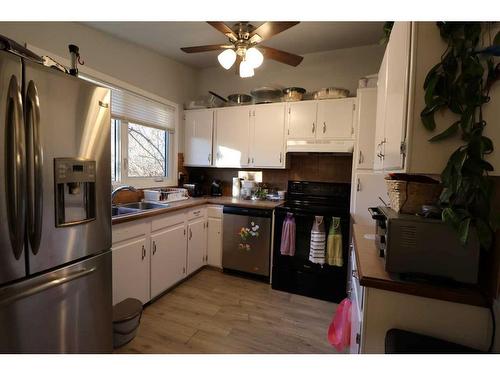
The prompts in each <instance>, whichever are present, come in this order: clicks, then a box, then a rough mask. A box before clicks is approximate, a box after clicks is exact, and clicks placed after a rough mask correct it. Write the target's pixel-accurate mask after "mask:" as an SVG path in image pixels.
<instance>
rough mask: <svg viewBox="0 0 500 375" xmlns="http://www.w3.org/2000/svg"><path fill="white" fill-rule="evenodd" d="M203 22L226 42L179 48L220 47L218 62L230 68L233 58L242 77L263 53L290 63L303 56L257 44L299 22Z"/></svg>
mask: <svg viewBox="0 0 500 375" xmlns="http://www.w3.org/2000/svg"><path fill="white" fill-rule="evenodd" d="M207 23H208V24H209V25H210V26H212V27H214V28H216V29H217V30H218V31H220V32H221V33H223V34H224V35H225V36H226V37H227V38H228V39H229V43H227V44H211V45H206V46H196V47H183V48H181V50H183V51H184V52H186V53H198V52H207V51H218V50H223V51H222V52H221V53H220V54H219V56H218V57H217V59H218V60H219V63H220V64H221V65H222V66H223V67H224V68H225V69H230V68H231V67H232V66H233V65H234V63H235V62H236V68H238V71H239V74H240V77H242V78H246V77H252V76H253V75H254V69H256V68H258V67H259V66H260V65H261V64H262V61H263V60H264V56H265V57H266V58H269V59H272V60H276V61H279V62H280V63H283V64H288V65H292V66H297V65H299V64H300V62H301V61H302V59H303V57H302V56H298V55H295V54H293V53H289V52H285V51H281V50H279V49H275V48H271V47H266V46H262V45H260V44H259V43H261V42H262V41H264V40H266V39H269V38H271V37H272V36H274V35H276V34H279V33H281V32H282V31H285V30H287V29H289V28H290V27H292V26H295V25H297V24H298V23H299V22H265V23H263V24H262V25H260V26H259V27H257V28H255V27H254V26H253V25H251V24H250V23H248V22H238V23H236V24H235V25H234V26H233V27H232V28H231V27H229V26H227V25H226V24H225V23H223V22H207ZM257 45H258V48H257Z"/></svg>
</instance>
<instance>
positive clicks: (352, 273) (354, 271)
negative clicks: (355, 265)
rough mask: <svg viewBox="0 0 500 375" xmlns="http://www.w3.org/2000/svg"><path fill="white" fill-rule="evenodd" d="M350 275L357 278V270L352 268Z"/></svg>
mask: <svg viewBox="0 0 500 375" xmlns="http://www.w3.org/2000/svg"><path fill="white" fill-rule="evenodd" d="M351 275H352V277H353V278H355V279H357V278H358V271H357V270H352V271H351Z"/></svg>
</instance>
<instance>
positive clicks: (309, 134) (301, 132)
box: [287, 100, 317, 139]
mask: <svg viewBox="0 0 500 375" xmlns="http://www.w3.org/2000/svg"><path fill="white" fill-rule="evenodd" d="M316 107H317V102H316V101H313V100H310V101H303V102H296V103H289V104H288V131H287V134H288V138H290V139H314V138H316Z"/></svg>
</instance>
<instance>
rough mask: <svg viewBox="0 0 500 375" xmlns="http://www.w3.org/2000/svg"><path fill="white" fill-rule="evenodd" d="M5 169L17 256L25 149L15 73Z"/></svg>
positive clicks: (22, 223)
mask: <svg viewBox="0 0 500 375" xmlns="http://www.w3.org/2000/svg"><path fill="white" fill-rule="evenodd" d="M6 112H7V121H6V127H7V129H6V137H5V143H6V144H5V150H6V158H5V161H6V162H5V170H6V177H7V178H6V181H7V183H6V185H7V186H6V189H7V218H8V224H9V236H10V242H11V244H12V249H13V252H14V256H15V258H16V259H19V258H21V255H22V253H23V245H24V233H25V232H24V231H25V216H26V165H25V160H26V149H25V138H24V120H23V108H22V97H21V90H20V88H19V84H18V80H17V77H16V76H15V75H12V76H11V77H10V83H9V90H8V92H7V111H6Z"/></svg>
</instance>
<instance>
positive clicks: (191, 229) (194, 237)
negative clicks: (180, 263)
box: [187, 218, 207, 274]
mask: <svg viewBox="0 0 500 375" xmlns="http://www.w3.org/2000/svg"><path fill="white" fill-rule="evenodd" d="M206 249H207V232H206V220H205V218H203V219H200V220H195V221H192V222H190V223H189V224H188V254H187V272H188V274H191V273H193V272H194V271H196V270H197V269H199V268H201V267H202V266H203V265H204V264H205V256H206V253H207V251H206Z"/></svg>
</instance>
